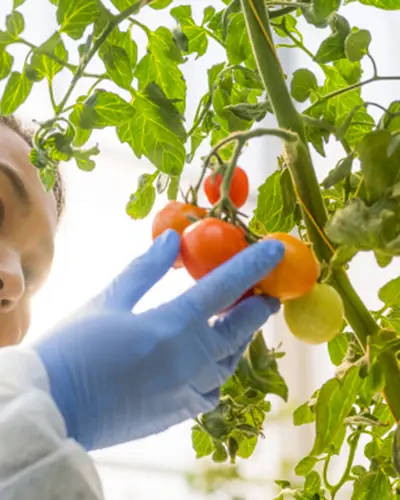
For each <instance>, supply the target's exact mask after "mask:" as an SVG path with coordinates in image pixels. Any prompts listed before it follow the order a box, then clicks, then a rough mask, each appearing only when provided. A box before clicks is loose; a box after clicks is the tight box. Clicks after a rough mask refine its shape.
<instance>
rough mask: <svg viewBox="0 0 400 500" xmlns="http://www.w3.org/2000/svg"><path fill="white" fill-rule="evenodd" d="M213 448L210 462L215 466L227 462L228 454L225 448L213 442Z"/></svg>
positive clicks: (217, 442) (219, 443)
mask: <svg viewBox="0 0 400 500" xmlns="http://www.w3.org/2000/svg"><path fill="white" fill-rule="evenodd" d="M214 446H215V451H214V453H213V454H212V457H211V460H212V461H213V462H215V463H217V464H221V463H223V462H226V461H227V460H228V452H227V451H226V448H225V446H224V445H223V444H222V443H221V442H219V441H215V442H214ZM197 458H199V457H197Z"/></svg>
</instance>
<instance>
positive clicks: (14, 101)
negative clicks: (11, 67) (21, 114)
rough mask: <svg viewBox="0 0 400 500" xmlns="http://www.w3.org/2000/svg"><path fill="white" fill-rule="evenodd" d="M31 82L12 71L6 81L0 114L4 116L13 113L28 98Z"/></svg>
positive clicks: (24, 75)
mask: <svg viewBox="0 0 400 500" xmlns="http://www.w3.org/2000/svg"><path fill="white" fill-rule="evenodd" d="M32 86H33V82H32V81H31V80H29V78H28V77H27V76H26V74H25V73H20V72H18V71H13V72H12V73H11V75H10V78H9V79H8V81H7V84H6V87H5V89H4V93H3V97H2V99H1V103H0V113H1V114H2V115H4V116H8V115H11V114H12V113H14V112H15V111H16V110H17V109H18V108H19V107H20V106H21V104H23V103H24V102H25V101H26V99H27V98H28V96H29V94H30V92H31V90H32Z"/></svg>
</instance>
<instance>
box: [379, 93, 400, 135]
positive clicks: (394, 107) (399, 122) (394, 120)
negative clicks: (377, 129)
mask: <svg viewBox="0 0 400 500" xmlns="http://www.w3.org/2000/svg"><path fill="white" fill-rule="evenodd" d="M388 111H389V112H390V113H393V114H397V113H400V101H393V102H392V103H391V104H390V106H389V108H388ZM382 124H383V127H384V128H386V129H388V130H390V131H391V132H397V131H398V130H400V115H399V116H396V117H391V116H390V115H387V114H386V113H385V114H384V115H383V119H382Z"/></svg>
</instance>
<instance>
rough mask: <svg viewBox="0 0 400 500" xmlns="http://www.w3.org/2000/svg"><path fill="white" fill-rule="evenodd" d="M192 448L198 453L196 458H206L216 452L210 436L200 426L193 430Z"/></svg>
mask: <svg viewBox="0 0 400 500" xmlns="http://www.w3.org/2000/svg"><path fill="white" fill-rule="evenodd" d="M192 446H193V449H194V451H195V452H196V458H202V457H206V456H208V455H211V453H212V452H213V451H214V445H213V442H212V439H211V437H210V435H209V434H208V433H207V432H205V431H203V429H202V428H201V427H200V426H199V425H195V426H194V427H193V428H192Z"/></svg>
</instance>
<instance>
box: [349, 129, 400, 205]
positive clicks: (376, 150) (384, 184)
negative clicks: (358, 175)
mask: <svg viewBox="0 0 400 500" xmlns="http://www.w3.org/2000/svg"><path fill="white" fill-rule="evenodd" d="M391 142H392V136H391V134H390V132H389V131H388V130H376V131H374V132H371V133H369V134H367V135H366V136H365V137H364V139H363V141H362V142H361V143H360V144H359V147H358V155H359V158H360V163H361V170H362V173H363V174H364V183H365V187H366V189H367V192H368V195H369V196H368V198H369V201H371V202H374V201H376V200H378V199H380V198H381V197H382V196H383V195H384V194H385V192H386V190H387V188H389V187H391V186H393V184H394V183H395V182H396V180H397V178H398V175H399V172H400V147H397V149H396V150H395V151H394V152H393V153H392V154H389V153H390V149H389V146H390V145H391Z"/></svg>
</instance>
